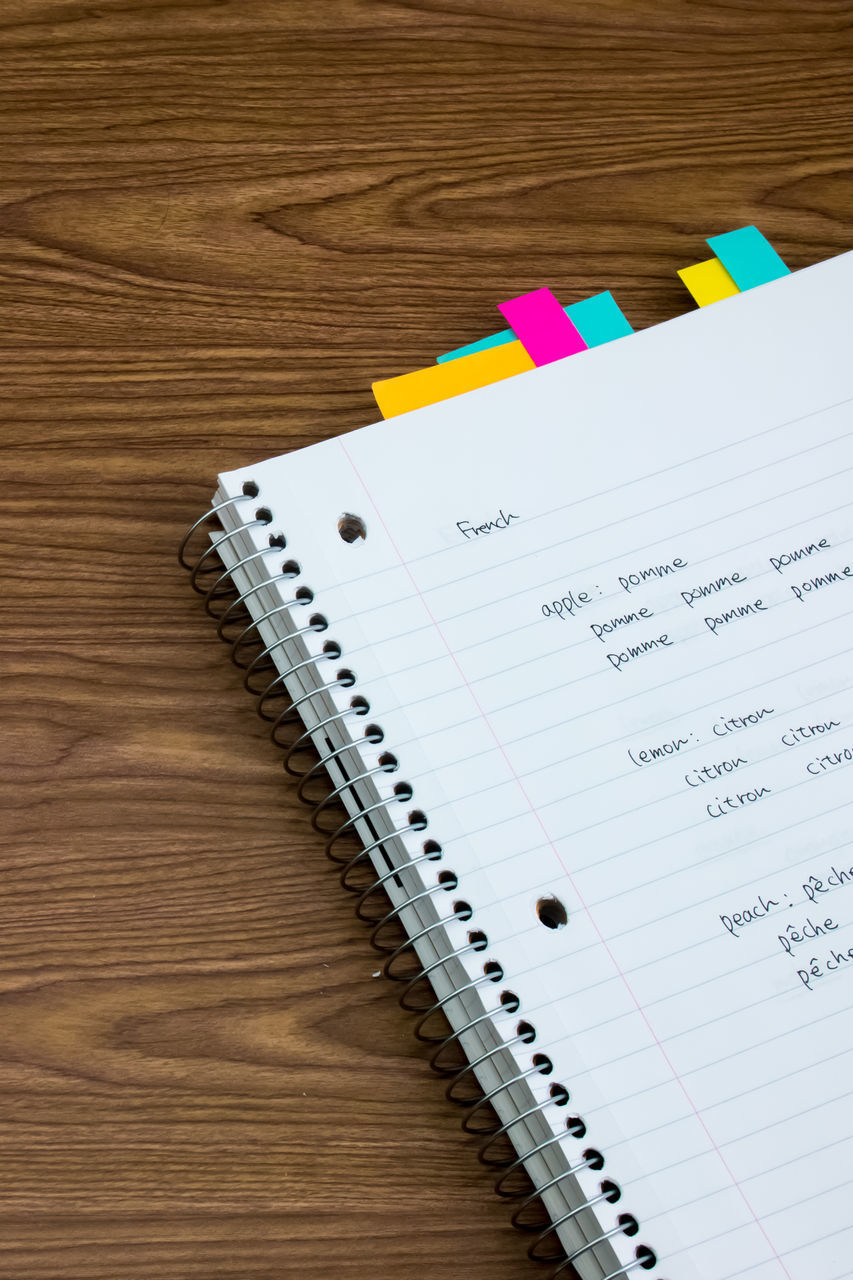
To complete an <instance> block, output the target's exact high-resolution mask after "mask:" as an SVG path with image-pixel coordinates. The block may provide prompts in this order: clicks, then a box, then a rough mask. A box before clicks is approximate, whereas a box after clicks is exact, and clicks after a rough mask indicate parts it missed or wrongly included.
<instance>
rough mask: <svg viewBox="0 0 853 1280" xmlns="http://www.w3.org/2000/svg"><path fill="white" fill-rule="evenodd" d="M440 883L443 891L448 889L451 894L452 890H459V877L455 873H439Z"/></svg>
mask: <svg viewBox="0 0 853 1280" xmlns="http://www.w3.org/2000/svg"><path fill="white" fill-rule="evenodd" d="M438 883H439V884H440V885H441V887H442V889H447V890H448V892H449V891H450V890H451V889H458V887H459V877H458V876H457V874H456V872H455V871H439V873H438Z"/></svg>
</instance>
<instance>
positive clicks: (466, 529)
mask: <svg viewBox="0 0 853 1280" xmlns="http://www.w3.org/2000/svg"><path fill="white" fill-rule="evenodd" d="M517 519H518V516H516V515H513V513H512V512H511V511H510V512H508V513H507V514H506V515H504V512H503V508H501V510H500V511H499V512H498V514H497V515H496V516H495V518H494V520H487V521H486V522H485V524H478V525H472V524H471V522H470V521H469V520H457V521H456V528H457V529H458V530H459V532H460V533H461V534H462V536H463V537H464V538H479V537H480V535H481V534H484V533H491V532H492V531H493V530H494V529H508V528H509V523H510V521H511V520H517Z"/></svg>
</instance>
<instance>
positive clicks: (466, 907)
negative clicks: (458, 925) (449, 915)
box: [453, 902, 474, 920]
mask: <svg viewBox="0 0 853 1280" xmlns="http://www.w3.org/2000/svg"><path fill="white" fill-rule="evenodd" d="M453 914H454V915H455V916H456V917H457V919H459V920H470V919H471V917H472V915H473V914H474V908H473V907H472V906H471V903H470V902H454V904H453Z"/></svg>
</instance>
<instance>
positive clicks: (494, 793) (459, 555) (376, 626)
mask: <svg viewBox="0 0 853 1280" xmlns="http://www.w3.org/2000/svg"><path fill="white" fill-rule="evenodd" d="M850 297H853V255H845V256H843V257H842V258H839V259H836V260H834V261H832V262H829V263H825V264H821V265H820V266H818V267H814V268H810V269H809V270H807V271H804V272H800V273H798V274H796V275H794V276H791V277H787V278H786V279H784V280H781V281H778V282H774V283H773V284H770V285H766V286H763V287H762V288H760V289H757V290H754V291H751V292H750V293H746V294H742V295H739V296H737V297H735V298H732V299H730V300H726V301H723V302H720V303H718V304H715V306H714V307H711V308H708V309H706V310H704V311H701V312H697V313H692V314H691V315H688V316H684V317H681V318H680V319H679V320H677V321H673V322H671V323H669V324H667V325H662V326H659V327H658V328H656V329H653V330H648V331H645V332H644V333H641V334H637V335H635V336H634V337H632V338H630V339H626V340H625V341H624V342H621V343H618V344H614V345H613V346H612V347H609V348H608V347H602V348H597V349H594V350H591V351H588V352H585V353H583V354H582V355H578V356H575V357H572V358H571V359H570V360H567V361H563V362H560V363H559V364H556V365H551V366H548V367H546V368H543V369H538V370H535V371H533V372H531V373H528V374H525V375H522V376H520V377H518V378H516V379H513V380H512V381H511V382H510V383H508V384H501V385H499V386H496V387H490V388H485V389H483V390H481V391H478V392H475V393H472V394H471V395H469V396H464V397H460V398H459V399H458V400H456V401H450V402H446V403H444V404H441V405H438V406H433V407H430V408H428V409H424V410H421V411H418V412H417V413H413V414H409V415H405V416H404V417H403V418H400V419H395V420H394V421H393V422H389V423H380V424H377V425H376V426H374V427H370V428H366V429H364V430H363V431H360V432H355V433H353V434H352V435H350V436H347V437H345V438H343V439H341V440H339V441H331V442H328V443H327V444H325V445H323V446H318V447H317V448H314V449H310V450H305V451H303V452H301V453H299V454H295V455H292V456H291V457H289V458H285V459H279V460H274V461H273V462H270V463H267V464H264V465H263V467H261V468H255V469H254V471H253V474H256V475H258V476H260V477H261V478H262V481H263V483H264V485H265V486H267V487H271V488H272V489H273V490H274V491H280V492H281V493H282V495H285V494H286V497H287V502H288V504H289V508H290V510H291V511H292V519H293V527H294V529H295V530H297V531H298V534H299V538H300V540H301V541H302V542H303V544H304V545H305V546H306V548H307V547H308V546H310V549H311V566H312V572H313V574H314V577H315V581H313V582H312V586H314V587H315V589H316V594H317V598H318V600H319V599H320V598H321V595H322V603H323V607H324V610H325V611H326V612H327V613H328V615H329V617H330V619H332V620H333V629H334V631H335V633H336V634H337V635H340V636H342V637H344V639H345V643H346V653H347V658H348V661H350V662H351V664H352V665H353V666H354V667H356V668H357V669H358V672H359V676H360V678H361V679H363V681H364V685H365V687H369V688H370V690H371V692H372V695H373V696H372V701H373V700H375V703H376V706H377V708H380V709H381V710H377V716H378V717H380V718H381V723H382V725H383V727H384V728H385V729H386V738H387V741H388V742H389V743H391V742H393V746H394V750H395V752H396V753H397V755H398V756H399V758H400V760H401V765H402V766H403V768H404V769H405V770H407V772H408V773H409V774H410V775H411V776H412V778H413V780H414V781H415V784H416V789H417V795H418V802H419V804H420V805H421V806H422V807H423V808H424V809H426V811H427V812H428V814H429V817H430V827H431V830H433V831H434V832H435V833H436V837H437V838H439V839H441V841H442V843H443V845H444V846H445V848H446V850H447V856H448V858H452V865H453V868H454V869H455V870H456V871H457V873H458V875H459V880H460V885H462V886H463V887H464V892H465V897H466V898H467V899H469V900H470V901H471V903H472V905H473V906H474V908H475V920H476V922H477V925H478V927H481V928H483V929H484V930H485V931H486V933H487V934H488V936H489V941H490V946H491V948H492V950H493V951H494V953H495V955H497V956H498V957H499V958H500V960H501V963H502V964H503V965H504V968H505V970H506V972H507V981H508V983H510V984H511V986H512V988H513V990H515V991H517V992H518V994H519V995H520V997H521V1000H522V1009H523V1011H524V1016H525V1017H526V1018H527V1019H528V1020H529V1021H530V1022H532V1023H533V1024H534V1026H535V1027H536V1029H537V1033H538V1038H537V1046H535V1047H544V1048H545V1049H546V1051H547V1053H548V1054H549V1056H550V1057H551V1058H552V1060H553V1063H554V1075H553V1078H555V1079H559V1080H561V1081H563V1082H564V1083H565V1084H566V1085H567V1086H568V1087H569V1088H570V1089H571V1092H572V1106H573V1108H576V1110H577V1112H578V1113H579V1114H581V1115H582V1116H583V1117H584V1119H585V1121H586V1123H587V1126H588V1135H587V1138H586V1139H585V1142H590V1141H591V1142H592V1143H594V1145H595V1146H596V1147H598V1148H599V1149H600V1150H602V1151H603V1152H604V1153H605V1154H606V1158H607V1173H608V1174H609V1175H610V1176H611V1177H613V1178H614V1179H615V1180H616V1181H618V1182H619V1184H620V1185H621V1186H622V1188H623V1198H622V1202H621V1203H620V1205H617V1206H613V1208H612V1209H608V1207H607V1206H604V1207H603V1209H602V1211H601V1217H602V1221H615V1214H616V1212H617V1211H619V1210H620V1209H621V1208H623V1207H624V1208H625V1209H626V1210H627V1211H629V1212H631V1213H633V1214H635V1215H636V1217H637V1218H638V1219H639V1220H640V1224H641V1230H640V1235H639V1236H638V1237H637V1238H638V1239H643V1240H647V1241H648V1242H649V1243H650V1244H651V1245H652V1246H653V1247H654V1248H655V1249H656V1250H657V1252H658V1254H659V1256H660V1259H661V1261H660V1266H659V1269H658V1273H659V1274H661V1275H665V1276H667V1277H669V1280H674V1277H676V1276H679V1277H685V1278H692V1277H696V1278H699V1277H701V1278H702V1280H720V1278H721V1277H735V1276H749V1277H751V1278H752V1280H771V1277H772V1278H773V1280H780V1278H782V1277H789V1278H790V1280H835V1278H836V1277H841V1276H843V1275H846V1274H847V1273H848V1270H849V1267H848V1265H847V1258H848V1257H849V1252H850V1246H851V1243H853V1226H851V1221H850V1214H849V1212H848V1210H847V1207H846V1206H847V1203H848V1200H849V1192H850V1185H849V1183H850V1179H849V1170H850V1169H851V1167H853V1162H851V1156H853V1139H851V1137H850V1136H849V1135H850V1133H851V1120H853V1101H851V1097H850V1091H849V1088H848V1085H847V1081H848V1080H849V1078H850V1075H851V1070H850V1069H851V1066H853V1061H851V1058H852V1057H853V1051H851V1050H850V1048H849V1047H848V1041H849V1037H848V1036H847V1034H846V1026H845V1013H846V1007H847V1004H848V1002H849V994H848V993H849V991H850V990H851V988H850V986H849V982H850V981H851V979H853V868H851V864H853V842H851V829H852V827H851V812H850V779H851V778H853V772H847V771H846V769H847V766H848V765H849V764H851V763H853V689H851V685H853V665H851V661H850V647H851V641H850V629H849V617H850V612H851V600H853V506H851V494H853V488H851V476H853V436H851V431H853V368H851V365H853V362H851V359H850V351H849V345H850V344H849V338H848V337H847V335H848V334H849V331H850V322H851V309H852V308H851V306H850V304H849V302H848V301H847V299H849V298H850ZM245 474H247V473H244V472H241V473H234V477H233V480H232V478H231V477H225V482H226V483H227V484H230V485H233V486H234V487H236V485H237V482H238V480H239V479H242V477H243V476H244V475H245ZM342 511H356V512H359V513H360V514H361V515H362V516H363V517H364V519H365V521H366V522H367V524H368V538H367V539H366V541H365V542H364V544H363V545H362V546H361V547H359V548H357V549H356V550H355V551H353V548H351V547H346V546H345V545H344V544H342V543H341V542H340V539H338V538H337V536H336V532H335V529H334V525H335V523H336V521H337V518H338V516H339V514H340V513H341V512H342ZM305 556H306V560H307V556H308V552H307V549H306V552H305ZM548 896H553V897H554V898H556V899H557V900H558V901H559V902H560V903H561V904H562V905H563V906H564V907H565V909H566V912H567V916H568V923H567V925H566V926H565V928H561V929H557V930H550V929H547V928H545V927H543V925H542V923H541V922H540V920H539V918H538V915H537V910H536V906H537V902H538V901H539V900H541V899H542V898H545V897H548ZM528 1060H529V1055H528ZM542 1096H544V1092H543V1095H542ZM608 1213H609V1218H608V1216H607V1215H608ZM618 1248H619V1249H620V1250H621V1253H620V1256H624V1257H625V1258H628V1257H630V1256H631V1242H630V1241H626V1242H618Z"/></svg>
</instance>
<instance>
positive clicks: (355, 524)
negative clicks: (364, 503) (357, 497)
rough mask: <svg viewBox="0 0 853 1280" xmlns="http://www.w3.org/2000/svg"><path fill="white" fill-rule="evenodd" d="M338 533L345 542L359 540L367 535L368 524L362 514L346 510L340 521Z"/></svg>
mask: <svg viewBox="0 0 853 1280" xmlns="http://www.w3.org/2000/svg"><path fill="white" fill-rule="evenodd" d="M338 533H339V534H340V535H341V537H342V538H343V540H344V542H358V540H359V538H361V539H364V538H366V537H367V526H366V525H365V523H364V521H363V520H362V518H361V516H354V515H353V514H352V512H350V511H345V512H344V514H343V515H342V516H341V518H340V520H339V521H338Z"/></svg>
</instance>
